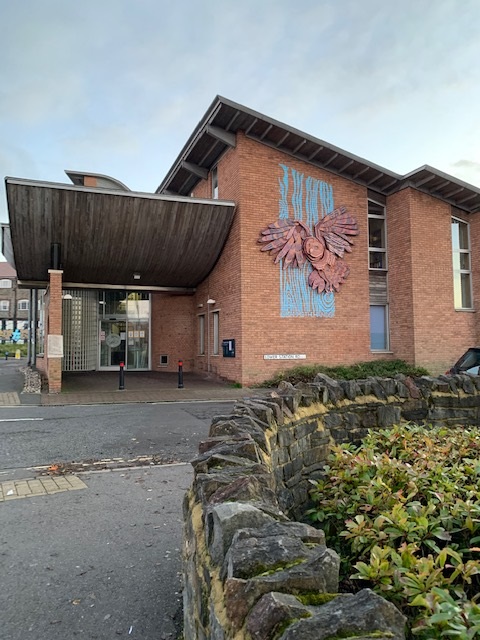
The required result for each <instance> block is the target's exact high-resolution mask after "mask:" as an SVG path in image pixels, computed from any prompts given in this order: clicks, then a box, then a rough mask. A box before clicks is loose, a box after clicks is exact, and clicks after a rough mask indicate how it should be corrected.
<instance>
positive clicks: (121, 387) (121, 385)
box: [118, 362, 125, 391]
mask: <svg viewBox="0 0 480 640" xmlns="http://www.w3.org/2000/svg"><path fill="white" fill-rule="evenodd" d="M124 369H125V363H124V362H120V378H119V382H118V389H119V391H123V390H124V389H125V371H124Z"/></svg>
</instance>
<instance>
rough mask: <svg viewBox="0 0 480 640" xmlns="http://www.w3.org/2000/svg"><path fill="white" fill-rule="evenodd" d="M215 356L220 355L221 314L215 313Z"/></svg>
mask: <svg viewBox="0 0 480 640" xmlns="http://www.w3.org/2000/svg"><path fill="white" fill-rule="evenodd" d="M212 315H213V355H214V356H218V354H219V353H220V312H219V311H214V312H213V314H212Z"/></svg>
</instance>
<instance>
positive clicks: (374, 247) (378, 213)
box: [368, 200, 387, 270]
mask: <svg viewBox="0 0 480 640" xmlns="http://www.w3.org/2000/svg"><path fill="white" fill-rule="evenodd" d="M368 266H369V267H370V269H382V270H386V269H387V240H386V233H385V207H384V206H383V204H378V203H377V202H373V200H369V201H368Z"/></svg>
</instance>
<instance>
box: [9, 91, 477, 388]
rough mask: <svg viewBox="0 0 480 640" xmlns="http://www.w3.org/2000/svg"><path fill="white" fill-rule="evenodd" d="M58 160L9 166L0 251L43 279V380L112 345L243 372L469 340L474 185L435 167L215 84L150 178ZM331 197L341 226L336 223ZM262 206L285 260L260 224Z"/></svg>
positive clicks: (242, 377) (91, 360) (247, 376)
mask: <svg viewBox="0 0 480 640" xmlns="http://www.w3.org/2000/svg"><path fill="white" fill-rule="evenodd" d="M68 175H69V177H70V178H71V180H72V182H73V186H72V185H70V186H69V185H64V184H62V185H60V184H53V183H38V182H34V181H28V180H20V179H15V178H7V179H6V186H7V198H8V208H9V216H10V227H9V228H4V230H3V246H4V254H5V255H6V257H7V259H8V260H9V261H10V262H11V263H12V264H15V266H16V269H17V272H18V273H19V278H20V281H21V283H22V286H25V287H29V288H31V289H32V291H36V290H37V289H46V292H47V293H46V296H45V299H44V304H43V309H44V319H45V340H44V341H42V340H41V339H39V340H38V343H37V344H36V346H35V351H36V352H37V353H38V354H39V355H38V358H37V364H39V366H43V367H44V368H45V369H46V370H47V372H48V373H49V377H50V383H51V384H50V388H51V390H53V391H55V390H59V389H60V386H61V370H62V369H63V370H92V369H94V370H95V369H103V368H115V367H118V365H119V362H120V361H125V363H126V366H127V367H128V368H129V369H131V370H142V369H143V370H145V369H152V370H159V369H165V370H172V371H173V370H175V369H176V366H177V361H178V360H179V359H182V360H183V362H184V367H185V369H186V370H194V371H199V372H205V373H208V372H210V373H212V374H215V375H218V376H221V377H223V378H226V379H229V380H233V381H238V382H241V383H243V384H251V383H255V382H259V381H261V380H263V379H265V378H267V377H269V376H270V375H271V374H273V373H275V371H277V370H278V369H280V368H284V367H288V366H295V365H297V364H310V363H323V364H329V365H335V364H352V363H355V362H358V361H365V360H371V359H377V358H403V359H405V360H407V361H409V362H412V363H415V364H417V365H424V366H426V367H428V368H430V369H431V370H432V371H433V372H439V371H443V370H445V369H446V368H447V367H448V366H450V365H451V364H452V362H454V361H455V360H456V359H457V357H458V356H459V355H460V354H461V353H462V352H463V351H464V350H465V349H466V348H467V347H468V346H470V345H473V344H477V343H478V338H477V334H478V329H477V321H476V312H475V310H476V308H477V307H478V304H479V300H478V296H479V295H480V293H479V289H480V287H479V284H478V283H479V278H480V274H479V271H478V261H476V260H475V259H474V258H475V256H476V255H477V253H476V251H477V249H478V245H479V243H480V227H479V224H480V223H479V220H480V218H479V216H477V215H474V214H476V213H478V211H480V189H478V188H477V187H475V186H472V185H469V184H467V183H464V182H462V181H460V180H458V179H456V178H454V177H452V176H450V175H447V174H444V173H442V172H440V171H437V170H436V169H433V168H432V167H429V166H424V167H422V168H420V169H417V170H415V171H413V172H411V173H409V174H407V175H404V176H402V175H399V174H396V173H394V172H392V171H389V170H388V169H385V168H382V167H379V166H377V165H375V164H372V163H370V162H368V161H367V160H365V159H362V158H359V157H357V156H354V155H352V154H350V153H348V152H346V151H344V150H342V149H339V148H336V147H334V146H333V145H331V144H328V143H326V142H324V141H321V140H318V139H316V138H314V137H312V136H310V135H308V134H306V133H303V132H301V131H298V130H295V129H293V128H291V127H289V126H287V125H285V124H283V123H280V122H277V121H275V120H273V119H271V118H269V117H267V116H265V115H262V114H260V113H257V112H254V111H252V110H250V109H247V108H245V107H243V106H241V105H238V104H236V103H233V102H231V101H229V100H226V99H224V98H219V97H217V98H216V99H215V100H214V102H213V103H212V105H211V107H210V108H209V110H208V111H207V113H206V114H205V116H204V117H203V119H202V120H201V121H200V123H199V124H198V126H197V127H196V129H195V131H194V132H193V133H192V135H191V136H190V138H189V140H188V141H187V142H186V144H185V146H184V148H183V150H182V151H181V153H180V155H179V156H178V158H177V159H176V161H175V162H174V164H173V166H172V168H171V169H170V171H169V172H168V174H167V176H166V177H165V178H164V180H163V181H162V183H161V184H160V186H159V188H158V189H157V191H156V193H155V194H138V193H132V192H130V191H128V189H127V188H126V187H125V185H122V184H121V183H119V182H117V181H115V180H113V179H110V178H107V177H106V176H96V175H92V174H85V173H73V172H68ZM340 208H344V209H345V215H346V216H348V220H349V221H350V223H349V224H350V230H351V231H352V233H351V235H348V232H347V231H345V229H347V227H348V224H347V227H342V225H341V224H340V223H338V224H336V226H335V228H333V233H334V238H333V240H332V236H328V233H327V231H328V229H327V227H326V226H325V225H327V226H328V224H333V223H332V220H334V219H335V220H341V218H338V217H335V216H339V215H340V214H339V213H338V209H340ZM342 210H343V209H342ZM329 216H330V217H329ZM278 220H280V222H276V221H278ZM288 220H290V222H288ZM295 220H296V221H298V222H297V223H294V221H295ZM322 221H324V222H323V223H322ZM329 221H330V222H329ZM273 223H276V227H273V237H274V238H279V237H280V243H283V244H281V248H284V247H285V244H286V242H287V236H286V233H284V232H285V231H288V230H290V231H291V232H292V233H293V234H294V236H293V240H292V242H293V241H295V242H294V243H293V245H292V246H294V247H295V248H296V250H297V254H298V255H297V257H298V259H299V261H300V262H301V263H302V261H303V263H302V264H301V265H300V266H299V267H293V266H292V264H293V263H294V262H295V259H293V254H292V253H291V251H290V250H289V247H286V248H285V251H284V252H283V259H282V260H281V261H280V262H278V263H275V262H274V258H275V254H273V255H272V254H271V253H270V252H269V251H268V246H267V244H268V243H260V242H259V238H260V237H262V231H263V230H266V229H268V228H269V225H272V224H273ZM300 223H301V224H300ZM339 224H340V226H339ZM316 225H317V226H316ZM293 228H294V231H292V230H293ZM354 228H355V232H354V231H353V229H354ZM326 229H327V231H326ZM279 230H280V231H279ZM317 230H319V231H317ZM271 233H272V228H270V234H271ZM267 235H268V234H267ZM327 236H328V237H327ZM263 237H266V235H265V234H263ZM290 237H291V234H290ZM347 237H348V238H349V239H350V240H353V245H352V246H350V244H349V242H347V241H346V240H345V238H347ZM307 238H310V240H309V242H310V244H311V245H312V246H313V245H315V247H316V248H317V249H318V246H319V243H320V244H321V245H322V248H321V249H320V252H321V253H322V255H323V259H324V262H322V260H321V259H320V258H319V257H318V255H317V256H316V257H315V256H314V255H313V254H312V255H310V254H309V255H308V256H307V257H308V259H305V256H306V255H307V254H308V251H307V249H306V246H307V245H306V244H305V240H306V239H307ZM342 239H343V240H342ZM338 242H340V244H342V242H343V244H344V246H347V245H348V246H347V251H346V252H345V253H344V255H342V254H343V251H337V254H335V251H336V250H335V246H337V247H338ZM335 243H337V244H335ZM32 247H35V249H34V250H32ZM262 247H263V248H264V249H267V250H264V251H262V250H261V249H262ZM315 247H314V248H315ZM277 249H278V246H277ZM290 249H291V246H290ZM327 249H328V250H329V251H330V253H328V251H327ZM348 249H351V251H348ZM293 253H295V252H293ZM327 254H328V255H329V256H330V257H329V258H328V260H330V258H331V261H327V262H325V260H326V256H327ZM331 254H335V255H333V256H332V255H331ZM280 255H281V254H278V253H277V256H280ZM302 255H303V258H302ZM288 262H291V264H285V263H288ZM320 264H322V265H323V266H322V267H320V266H319V265H320ZM332 265H333V266H332ZM339 265H340V266H339ZM326 274H327V275H326ZM328 274H330V275H328ZM312 278H313V279H312ZM322 278H323V280H322ZM309 282H310V284H315V285H316V288H313V287H312V286H310V285H309ZM322 289H323V290H322ZM35 299H36V294H35V293H33V294H32V300H33V301H35ZM40 306H41V308H42V305H40ZM33 307H35V308H36V304H35V303H34V304H33ZM42 354H43V355H42Z"/></svg>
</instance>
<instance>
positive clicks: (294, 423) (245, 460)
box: [183, 375, 480, 640]
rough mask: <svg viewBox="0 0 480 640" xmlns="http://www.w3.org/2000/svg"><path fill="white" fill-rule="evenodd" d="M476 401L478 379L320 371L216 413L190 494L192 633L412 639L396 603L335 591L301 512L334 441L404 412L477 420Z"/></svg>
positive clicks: (187, 624) (191, 638)
mask: <svg viewBox="0 0 480 640" xmlns="http://www.w3.org/2000/svg"><path fill="white" fill-rule="evenodd" d="M479 407H480V378H479V377H473V378H471V377H469V376H441V377H439V378H431V377H422V378H416V379H412V378H407V377H405V376H398V377H396V378H394V379H393V378H388V379H381V378H369V379H367V380H360V381H354V382H350V381H340V382H337V381H334V380H332V379H331V378H329V377H327V376H324V375H318V376H317V378H316V379H315V382H314V383H311V384H300V385H297V386H295V387H293V386H292V385H290V384H288V383H282V384H281V385H280V387H279V388H278V390H277V391H275V392H272V393H270V394H269V395H268V396H259V397H257V398H249V399H244V400H242V401H240V402H237V403H236V405H235V407H234V410H233V413H232V414H231V415H228V416H218V417H216V418H215V419H214V420H213V421H212V424H211V428H210V434H209V438H208V440H206V441H205V442H203V443H202V444H201V446H200V449H199V455H198V456H197V458H195V460H193V462H192V464H193V467H194V472H195V474H194V481H193V484H192V487H191V488H190V490H189V492H188V493H187V495H186V496H185V502H184V518H185V536H184V550H183V551H184V638H185V640H207V639H208V640H227V639H229V640H230V639H232V640H294V639H301V640H309V639H310V638H312V639H313V638H315V639H316V640H322V639H327V638H328V639H329V640H331V639H332V638H337V637H338V638H349V637H351V638H353V637H355V638H356V639H357V640H358V639H359V638H360V639H361V638H365V639H366V638H373V637H375V638H377V639H378V638H380V640H381V639H382V638H385V639H386V638H393V639H397V640H401V639H403V638H404V637H405V636H404V625H405V620H404V617H403V616H402V614H401V613H400V612H399V611H398V610H397V609H396V608H395V607H394V606H393V605H392V604H390V603H388V602H386V601H385V600H383V598H381V597H379V596H377V595H376V594H375V593H373V592H372V591H370V590H369V589H364V590H362V591H360V592H359V593H357V594H355V595H352V594H339V593H338V569H339V558H338V556H337V554H336V553H335V552H334V551H333V550H331V549H329V548H328V547H327V546H326V544H325V538H324V534H323V532H322V531H320V530H318V529H315V528H313V527H312V526H310V525H309V524H307V523H305V522H302V521H301V520H302V515H303V514H304V513H305V510H306V509H307V508H308V501H309V487H310V486H311V485H310V480H312V479H313V480H314V479H316V478H318V477H319V476H320V475H321V473H322V469H323V467H324V464H325V461H326V459H327V456H328V454H329V450H330V443H331V442H332V441H336V442H345V441H352V442H358V441H360V440H361V438H362V437H363V436H364V435H365V434H366V433H367V431H368V430H369V429H372V428H373V429H375V428H388V427H390V426H392V425H393V424H397V423H399V422H404V421H414V422H416V423H427V424H433V425H439V424H441V425H459V424H460V425H478V424H479V422H480V421H479ZM372 634H373V635H372Z"/></svg>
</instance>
